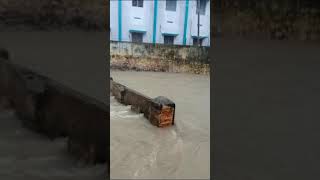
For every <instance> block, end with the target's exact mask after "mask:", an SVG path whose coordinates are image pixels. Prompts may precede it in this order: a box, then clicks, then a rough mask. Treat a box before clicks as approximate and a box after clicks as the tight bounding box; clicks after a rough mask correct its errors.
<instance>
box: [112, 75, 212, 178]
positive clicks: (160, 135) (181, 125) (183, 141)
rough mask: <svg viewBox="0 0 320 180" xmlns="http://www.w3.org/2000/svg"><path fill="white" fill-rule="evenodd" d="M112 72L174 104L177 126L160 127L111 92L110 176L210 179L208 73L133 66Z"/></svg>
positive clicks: (140, 89)
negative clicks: (138, 68)
mask: <svg viewBox="0 0 320 180" xmlns="http://www.w3.org/2000/svg"><path fill="white" fill-rule="evenodd" d="M111 77H112V78H113V80H114V81H117V82H120V83H121V84H124V85H126V86H128V87H130V88H132V89H134V90H137V91H138V92H141V93H143V94H144V95H147V96H149V97H151V98H155V97H157V96H166V97H168V98H169V99H171V100H172V101H174V102H175V104H176V116H175V126H172V127H168V128H157V127H155V126H153V125H151V123H150V122H149V121H148V120H147V119H146V118H144V117H143V115H142V114H136V113H133V112H132V111H131V110H130V106H124V105H121V104H119V103H118V102H117V101H116V100H115V99H114V97H111V106H110V108H111V112H110V119H111V123H110V132H111V133H110V136H111V139H110V140H111V147H110V148H111V154H110V158H111V162H110V168H111V169H110V171H111V178H123V179H132V178H135V179H154V178H156V179H185V178H186V179H208V178H209V177H210V77H209V76H203V75H193V74H183V73H156V72H134V71H111Z"/></svg>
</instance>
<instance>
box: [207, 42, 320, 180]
mask: <svg viewBox="0 0 320 180" xmlns="http://www.w3.org/2000/svg"><path fill="white" fill-rule="evenodd" d="M212 53H213V55H214V57H215V58H216V62H217V66H216V67H217V71H216V77H215V82H214V92H213V96H214V103H213V104H212V105H213V108H214V111H213V112H212V113H213V130H212V132H213V137H214V141H213V142H214V144H213V149H214V153H213V156H214V161H213V168H214V172H213V173H214V176H215V179H217V180H250V179H252V180H256V179H259V180H270V179H273V180H283V179H291V180H293V179H319V177H320V171H319V170H318V169H319V162H320V156H319V151H320V143H319V141H318V139H319V137H320V123H319V122H320V121H319V117H320V112H319V105H320V101H319V100H320V83H319V77H320V71H319V69H320V56H319V53H320V44H319V43H316V42H296V41H292V42H291V41H284V42H281V41H244V40H241V41H240V40H224V39H219V40H218V41H217V42H216V48H215V50H214V51H213V52H212Z"/></svg>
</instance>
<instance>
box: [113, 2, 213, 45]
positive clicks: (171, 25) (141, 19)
mask: <svg viewBox="0 0 320 180" xmlns="http://www.w3.org/2000/svg"><path fill="white" fill-rule="evenodd" d="M119 1H120V3H119ZM156 3H157V8H156V11H157V15H156V17H155V12H154V11H155V5H156ZM119 4H121V13H120V14H121V16H122V18H121V25H122V30H121V34H122V36H121V39H119V23H120V22H119V18H118V17H119V13H118V12H119V9H120V8H119ZM187 4H188V13H186V5H187ZM196 6H197V3H196V1H195V0H183V1H181V0H177V6H176V11H167V10H166V1H165V0H153V1H149V0H144V2H143V7H142V8H141V7H133V6H132V1H131V0H111V1H110V28H111V32H110V38H111V40H113V41H129V42H130V41H132V39H131V31H138V32H144V34H143V42H144V43H153V33H154V32H153V28H154V19H156V25H155V27H156V36H155V40H156V41H155V43H160V44H163V43H164V36H163V35H164V34H169V35H174V36H175V38H174V44H176V45H193V38H192V36H197V22H198V17H197V14H196ZM186 17H187V19H186V20H187V26H186V44H184V43H183V39H184V28H185V18H186ZM168 21H169V22H168ZM200 24H201V27H200V37H204V40H203V44H202V45H203V46H210V1H208V3H207V6H206V12H205V15H200Z"/></svg>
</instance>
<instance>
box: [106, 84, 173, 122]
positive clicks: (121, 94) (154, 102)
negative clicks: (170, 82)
mask: <svg viewBox="0 0 320 180" xmlns="http://www.w3.org/2000/svg"><path fill="white" fill-rule="evenodd" d="M110 87H111V88H110V91H111V94H112V95H113V96H114V97H115V99H117V100H118V101H119V102H120V103H122V104H125V105H131V109H132V110H133V111H135V112H137V113H143V114H144V117H145V118H147V119H148V120H149V121H150V123H151V124H153V125H154V126H157V127H167V126H171V125H174V117H175V108H176V107H175V103H174V102H172V101H171V100H169V99H168V98H166V97H163V96H159V97H157V98H154V99H152V98H150V97H148V96H145V95H143V94H141V93H139V92H137V91H135V90H133V89H130V88H128V87H126V86H124V85H122V84H120V83H117V82H115V81H113V79H110Z"/></svg>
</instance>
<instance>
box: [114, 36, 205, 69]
mask: <svg viewBox="0 0 320 180" xmlns="http://www.w3.org/2000/svg"><path fill="white" fill-rule="evenodd" d="M208 54H209V47H195V46H179V45H174V46H170V45H163V44H156V45H153V44H146V43H142V44H141V43H131V42H111V43H110V55H111V62H110V67H111V68H112V69H119V70H135V71H154V72H179V73H194V74H210V58H209V55H208Z"/></svg>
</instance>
